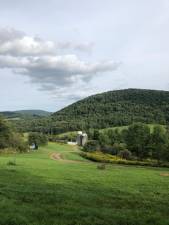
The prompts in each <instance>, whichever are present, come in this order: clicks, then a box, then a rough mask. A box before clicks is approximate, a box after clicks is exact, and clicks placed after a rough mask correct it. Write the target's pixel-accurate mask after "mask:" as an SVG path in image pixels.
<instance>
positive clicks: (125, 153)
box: [118, 149, 132, 160]
mask: <svg viewBox="0 0 169 225" xmlns="http://www.w3.org/2000/svg"><path fill="white" fill-rule="evenodd" d="M118 156H120V157H121V158H122V159H127V160H130V159H131V157H132V154H131V152H130V151H129V150H127V149H125V150H121V151H120V152H119V153H118Z"/></svg>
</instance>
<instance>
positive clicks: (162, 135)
mask: <svg viewBox="0 0 169 225" xmlns="http://www.w3.org/2000/svg"><path fill="white" fill-rule="evenodd" d="M151 142H152V144H151V146H152V156H153V158H155V159H157V160H158V161H159V162H160V161H161V160H162V161H167V160H169V136H168V133H167V132H166V131H165V130H164V128H162V127H161V126H156V127H154V132H153V134H152V137H151Z"/></svg>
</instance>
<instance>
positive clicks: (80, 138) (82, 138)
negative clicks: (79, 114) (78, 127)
mask: <svg viewBox="0 0 169 225" xmlns="http://www.w3.org/2000/svg"><path fill="white" fill-rule="evenodd" d="M87 139H88V137H87V134H86V133H83V132H82V131H78V134H77V144H78V145H80V146H84V145H85V144H86V142H87Z"/></svg>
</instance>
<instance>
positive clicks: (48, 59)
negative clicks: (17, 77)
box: [0, 29, 119, 91]
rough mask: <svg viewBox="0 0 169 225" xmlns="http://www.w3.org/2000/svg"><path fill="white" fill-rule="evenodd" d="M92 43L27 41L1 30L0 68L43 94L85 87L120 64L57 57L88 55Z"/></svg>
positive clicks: (17, 32)
mask: <svg viewBox="0 0 169 225" xmlns="http://www.w3.org/2000/svg"><path fill="white" fill-rule="evenodd" d="M92 46H93V43H82V44H73V43H72V42H65V43H57V44H55V43H54V42H52V41H44V40H42V39H40V38H35V37H30V36H27V35H25V34H24V33H23V32H20V31H16V30H14V29H3V30H0V68H10V69H12V71H13V72H14V73H17V74H22V75H25V76H27V77H29V78H30V81H31V82H32V83H36V84H38V85H39V86H40V88H41V89H42V90H48V91H49V90H50V91H51V90H52V91H53V90H55V89H56V88H58V87H59V88H63V87H66V86H69V87H70V86H73V85H74V84H76V83H77V82H82V83H87V82H89V81H90V80H91V79H92V78H93V76H95V75H96V74H100V73H105V72H108V71H113V70H116V69H117V68H118V66H119V63H116V62H114V61H112V60H107V61H99V62H86V61H84V60H81V59H79V57H78V56H77V55H75V54H64V55H63V54H61V55H58V54H57V53H58V52H57V49H64V50H65V49H67V50H69V49H74V50H77V49H78V50H80V51H81V50H82V51H89V50H90V49H91V48H92Z"/></svg>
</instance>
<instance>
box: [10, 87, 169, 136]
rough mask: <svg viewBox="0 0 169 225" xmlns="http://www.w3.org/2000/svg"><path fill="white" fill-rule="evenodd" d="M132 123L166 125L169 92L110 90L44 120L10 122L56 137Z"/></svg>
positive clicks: (16, 125)
mask: <svg viewBox="0 0 169 225" xmlns="http://www.w3.org/2000/svg"><path fill="white" fill-rule="evenodd" d="M133 122H143V123H157V124H168V123H169V92H167V91H154V90H140V89H127V90H119V91H110V92H106V93H102V94H97V95H94V96H90V97H88V98H86V99H83V100H81V101H78V102H76V103H74V104H72V105H70V106H68V107H66V108H64V109H62V110H60V111H58V112H56V113H54V114H52V115H51V116H48V117H40V118H37V117H36V118H35V117H26V118H25V119H24V118H22V119H19V120H12V123H14V125H15V127H16V128H17V129H18V130H19V131H22V132H27V131H29V132H30V131H32V132H42V133H46V134H59V133H64V132H66V131H75V130H85V131H88V130H89V129H90V128H94V129H101V128H107V127H113V126H124V125H130V124H132V123H133Z"/></svg>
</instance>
